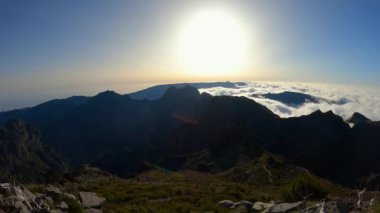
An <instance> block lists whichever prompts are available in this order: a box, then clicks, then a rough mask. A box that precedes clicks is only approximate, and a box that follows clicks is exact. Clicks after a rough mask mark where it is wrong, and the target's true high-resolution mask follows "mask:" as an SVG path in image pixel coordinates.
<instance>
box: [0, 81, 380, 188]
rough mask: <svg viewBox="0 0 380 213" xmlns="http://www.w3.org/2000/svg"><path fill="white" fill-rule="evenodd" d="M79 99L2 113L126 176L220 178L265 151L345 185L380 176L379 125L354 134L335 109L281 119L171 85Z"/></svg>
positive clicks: (73, 158)
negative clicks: (155, 95)
mask: <svg viewBox="0 0 380 213" xmlns="http://www.w3.org/2000/svg"><path fill="white" fill-rule="evenodd" d="M81 100H82V101H79V103H78V102H76V104H68V103H66V101H65V100H61V101H57V103H56V104H52V105H50V104H49V105H47V106H48V107H41V105H39V106H36V107H33V108H28V109H24V110H18V111H11V112H3V113H0V121H4V120H7V119H9V118H12V117H19V118H22V119H25V120H26V121H28V122H31V123H34V124H37V125H38V126H40V128H41V131H42V140H43V141H44V142H46V143H47V144H50V145H53V146H54V147H56V148H57V149H59V150H60V151H61V152H62V153H63V155H64V156H65V157H66V158H67V159H69V160H70V162H71V164H74V165H75V164H80V163H89V162H91V163H92V164H93V165H96V166H98V167H100V168H103V169H106V170H108V171H111V172H114V173H116V174H118V175H121V176H126V175H129V174H133V173H137V172H140V171H141V170H143V169H144V168H145V165H146V162H150V163H153V164H155V165H159V166H162V167H164V168H166V169H168V170H177V169H185V168H198V166H199V168H201V169H203V170H204V169H206V170H208V171H211V172H220V171H226V170H228V169H230V168H233V167H234V166H235V165H236V164H237V162H238V161H239V159H241V157H242V156H245V157H248V158H251V159H256V158H258V157H260V156H261V155H262V154H263V153H265V152H272V153H276V154H281V155H282V156H284V157H285V158H287V159H288V160H289V161H290V162H291V163H293V164H295V165H300V166H303V167H306V168H308V169H310V170H311V171H314V172H315V173H316V174H317V175H320V176H323V177H327V178H329V179H332V180H335V181H338V182H340V183H343V184H355V181H356V180H358V179H359V178H361V177H365V176H368V175H370V174H371V173H378V172H379V171H380V159H379V157H378V156H380V149H377V148H378V146H379V140H378V139H379V138H380V126H379V125H378V124H377V123H375V122H368V123H367V122H366V123H361V124H360V125H356V126H355V127H354V128H352V129H351V128H350V126H349V125H348V124H347V123H346V122H345V121H343V119H342V118H341V117H339V116H337V115H335V114H334V113H332V112H331V111H330V112H326V113H323V112H321V111H316V112H314V113H312V114H310V115H307V116H301V117H297V118H288V119H283V118H280V117H279V116H277V115H275V114H274V113H272V112H271V111H270V110H269V109H267V108H266V107H264V106H262V105H260V104H258V103H256V102H255V101H253V100H251V99H248V98H245V97H231V96H218V97H213V96H211V95H209V94H206V93H203V94H200V93H199V91H198V90H197V88H195V87H192V86H184V87H179V88H177V87H169V88H168V89H166V90H165V92H164V94H163V96H162V97H160V98H159V99H157V100H146V99H142V100H136V99H133V98H131V97H130V95H120V94H117V93H115V92H112V91H106V92H103V93H100V94H98V95H96V96H94V97H89V98H86V97H82V98H81ZM53 103H54V102H53ZM42 106H45V104H42ZM379 148H380V147H379ZM361 156H364V157H361ZM353 170H355V171H358V172H352V171H353ZM359 171H360V172H359Z"/></svg>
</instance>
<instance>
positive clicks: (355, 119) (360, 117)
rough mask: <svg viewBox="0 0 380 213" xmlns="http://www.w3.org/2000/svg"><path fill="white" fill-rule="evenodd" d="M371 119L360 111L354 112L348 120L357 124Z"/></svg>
mask: <svg viewBox="0 0 380 213" xmlns="http://www.w3.org/2000/svg"><path fill="white" fill-rule="evenodd" d="M369 121H371V120H370V119H368V118H367V117H365V116H364V115H362V114H360V113H358V112H355V113H354V114H352V116H351V117H350V118H349V119H348V120H347V122H348V123H352V124H355V125H356V124H359V123H364V122H369Z"/></svg>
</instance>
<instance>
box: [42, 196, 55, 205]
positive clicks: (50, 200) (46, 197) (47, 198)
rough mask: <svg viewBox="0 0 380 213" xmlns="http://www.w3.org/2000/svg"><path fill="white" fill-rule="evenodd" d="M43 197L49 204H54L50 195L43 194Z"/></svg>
mask: <svg viewBox="0 0 380 213" xmlns="http://www.w3.org/2000/svg"><path fill="white" fill-rule="evenodd" d="M44 199H45V200H46V202H48V203H49V204H51V205H53V204H54V200H53V198H51V197H50V196H45V197H44Z"/></svg>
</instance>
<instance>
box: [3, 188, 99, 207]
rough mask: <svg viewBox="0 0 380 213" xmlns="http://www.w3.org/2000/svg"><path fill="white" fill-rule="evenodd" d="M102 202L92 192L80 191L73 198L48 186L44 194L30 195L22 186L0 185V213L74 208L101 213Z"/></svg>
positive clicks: (71, 195)
mask: <svg viewBox="0 0 380 213" xmlns="http://www.w3.org/2000/svg"><path fill="white" fill-rule="evenodd" d="M104 202H105V198H102V197H99V196H97V195H96V193H94V192H82V191H81V192H79V196H75V195H73V194H70V193H65V192H62V191H61V190H60V189H59V188H57V187H55V186H52V185H48V186H46V188H45V189H44V193H32V192H31V191H30V190H29V189H27V188H26V187H25V186H23V185H16V184H11V183H2V184H0V213H8V212H9V213H32V212H33V213H48V212H51V213H60V212H69V210H73V209H74V208H77V209H82V210H84V211H86V212H89V213H101V212H102V205H103V203H104ZM70 212H73V211H70Z"/></svg>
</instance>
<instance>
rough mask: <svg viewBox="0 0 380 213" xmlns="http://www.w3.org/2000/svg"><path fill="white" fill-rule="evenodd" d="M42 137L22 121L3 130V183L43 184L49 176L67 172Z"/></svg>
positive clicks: (0, 132)
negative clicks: (52, 173)
mask: <svg viewBox="0 0 380 213" xmlns="http://www.w3.org/2000/svg"><path fill="white" fill-rule="evenodd" d="M40 137H41V134H40V131H39V130H38V129H37V128H36V127H35V126H32V125H29V124H26V123H24V122H23V121H21V120H12V121H9V122H7V123H6V124H5V125H2V126H0V181H9V180H12V179H14V180H19V181H23V182H43V181H45V180H46V179H45V178H46V177H47V175H48V173H49V172H52V171H60V172H62V171H65V169H66V165H65V163H64V161H63V160H62V158H61V157H60V156H59V155H58V154H57V153H56V152H55V151H54V150H53V149H51V148H49V147H48V146H46V145H43V144H42V143H41V141H40Z"/></svg>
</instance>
